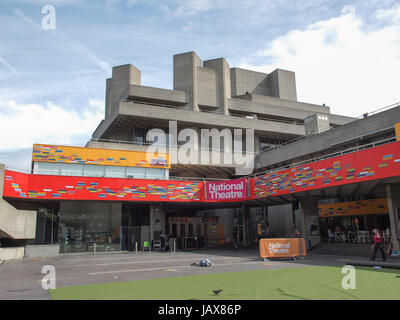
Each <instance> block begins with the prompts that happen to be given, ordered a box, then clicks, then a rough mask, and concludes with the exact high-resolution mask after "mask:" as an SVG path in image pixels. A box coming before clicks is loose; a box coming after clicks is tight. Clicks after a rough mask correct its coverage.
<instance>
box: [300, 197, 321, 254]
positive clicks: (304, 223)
mask: <svg viewBox="0 0 400 320" xmlns="http://www.w3.org/2000/svg"><path fill="white" fill-rule="evenodd" d="M310 216H312V217H313V218H316V221H317V230H313V228H312V226H311V223H310V221H311V219H313V218H310ZM300 222H301V236H302V237H303V238H304V239H305V241H306V247H307V250H310V249H311V248H313V247H315V246H317V245H318V244H320V243H321V234H320V227H319V223H318V222H319V221H318V200H316V199H313V198H311V197H310V198H307V199H304V200H301V201H300Z"/></svg>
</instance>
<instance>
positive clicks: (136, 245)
mask: <svg viewBox="0 0 400 320" xmlns="http://www.w3.org/2000/svg"><path fill="white" fill-rule="evenodd" d="M135 253H136V254H137V241H135Z"/></svg>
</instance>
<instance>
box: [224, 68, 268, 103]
mask: <svg viewBox="0 0 400 320" xmlns="http://www.w3.org/2000/svg"><path fill="white" fill-rule="evenodd" d="M267 76H268V74H266V73H262V72H256V71H251V70H246V69H241V68H231V72H230V78H231V95H232V97H235V96H240V95H244V94H246V92H248V93H254V94H261V95H266V96H269V95H271V94H272V92H271V88H269V87H268V84H267Z"/></svg>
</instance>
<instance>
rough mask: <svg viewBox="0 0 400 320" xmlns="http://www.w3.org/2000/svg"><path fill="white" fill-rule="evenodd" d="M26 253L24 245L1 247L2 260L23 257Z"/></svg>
mask: <svg viewBox="0 0 400 320" xmlns="http://www.w3.org/2000/svg"><path fill="white" fill-rule="evenodd" d="M24 254H25V248H24V247H12V248H0V260H14V259H22V258H23V257H24Z"/></svg>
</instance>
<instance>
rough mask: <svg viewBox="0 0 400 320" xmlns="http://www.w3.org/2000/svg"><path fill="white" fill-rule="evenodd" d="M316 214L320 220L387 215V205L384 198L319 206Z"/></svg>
mask: <svg viewBox="0 0 400 320" xmlns="http://www.w3.org/2000/svg"><path fill="white" fill-rule="evenodd" d="M318 213H319V216H320V217H321V218H329V217H339V216H350V215H351V216H357V215H364V214H387V213H388V205H387V199H386V198H383V199H371V200H360V201H348V202H341V203H333V204H321V205H319V206H318Z"/></svg>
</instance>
